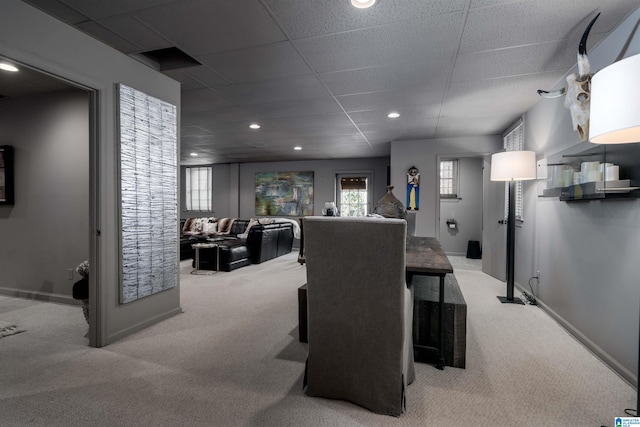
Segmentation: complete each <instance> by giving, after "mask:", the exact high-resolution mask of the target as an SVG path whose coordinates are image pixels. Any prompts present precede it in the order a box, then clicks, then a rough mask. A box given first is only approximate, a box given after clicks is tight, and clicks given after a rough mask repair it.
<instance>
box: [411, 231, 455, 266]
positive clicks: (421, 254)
mask: <svg viewBox="0 0 640 427" xmlns="http://www.w3.org/2000/svg"><path fill="white" fill-rule="evenodd" d="M406 269H407V273H414V274H433V275H441V274H447V273H453V267H452V266H451V263H450V262H449V258H447V255H446V254H445V253H444V250H442V246H440V242H438V239H436V238H435V237H415V236H409V237H407V254H406Z"/></svg>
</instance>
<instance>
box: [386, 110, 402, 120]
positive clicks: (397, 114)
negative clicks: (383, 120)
mask: <svg viewBox="0 0 640 427" xmlns="http://www.w3.org/2000/svg"><path fill="white" fill-rule="evenodd" d="M387 117H389V118H390V119H397V118H398V117H400V113H398V112H397V111H392V112H390V113H389V114H387Z"/></svg>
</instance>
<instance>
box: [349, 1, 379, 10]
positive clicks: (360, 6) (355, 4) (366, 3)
mask: <svg viewBox="0 0 640 427" xmlns="http://www.w3.org/2000/svg"><path fill="white" fill-rule="evenodd" d="M374 4H376V0H351V6H353V7H357V8H358V9H366V8H368V7H371V6H373V5H374Z"/></svg>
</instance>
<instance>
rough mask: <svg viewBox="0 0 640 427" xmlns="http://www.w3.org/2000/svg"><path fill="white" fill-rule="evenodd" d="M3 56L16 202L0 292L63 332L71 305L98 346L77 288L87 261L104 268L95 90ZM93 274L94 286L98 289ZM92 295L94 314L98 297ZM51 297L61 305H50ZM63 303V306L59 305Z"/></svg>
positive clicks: (3, 219) (0, 254) (0, 219)
mask: <svg viewBox="0 0 640 427" xmlns="http://www.w3.org/2000/svg"><path fill="white" fill-rule="evenodd" d="M0 60H3V61H5V62H9V63H12V64H14V65H15V66H16V67H17V68H18V71H17V72H14V73H13V74H12V75H4V76H2V79H0V94H1V95H2V97H1V98H2V99H1V100H0V111H1V112H2V114H0V123H1V126H2V128H3V135H2V141H1V142H0V145H10V146H12V147H13V149H14V165H15V167H14V172H15V175H14V182H15V202H14V204H13V205H11V206H2V209H0V234H2V236H3V241H4V242H9V244H7V245H5V246H3V247H0V295H3V296H5V297H9V298H16V297H18V298H21V299H23V300H24V301H18V305H19V306H22V305H25V307H24V308H25V309H30V310H32V312H33V313H40V314H42V322H43V323H42V326H43V328H37V327H34V325H33V323H30V327H31V331H32V333H35V330H41V329H46V328H44V326H48V325H46V322H54V323H59V324H60V325H59V326H60V327H57V326H58V325H56V328H55V330H56V333H57V334H58V335H59V336H62V334H64V330H63V329H64V324H66V322H63V321H61V319H66V317H65V314H64V312H65V310H66V309H70V311H69V316H73V318H72V319H69V320H70V322H71V323H73V324H74V325H75V324H76V322H78V323H79V324H80V325H82V328H81V329H82V330H83V331H82V335H83V342H84V343H86V344H88V345H91V346H96V335H97V334H96V331H97V329H96V322H95V321H92V322H90V325H91V327H89V326H87V324H86V322H85V320H84V317H83V315H82V309H81V307H80V306H79V305H78V302H77V301H75V300H73V298H72V287H73V284H74V283H75V281H77V280H79V278H80V276H79V275H78V273H77V272H76V271H75V269H76V267H77V266H78V265H79V264H80V263H81V262H83V261H85V260H89V261H90V265H91V268H92V270H97V267H98V266H97V264H96V263H95V261H96V260H97V256H96V252H97V251H96V249H95V248H96V246H95V236H92V235H91V232H90V230H92V229H95V227H96V224H97V220H96V218H95V212H97V209H95V206H94V204H95V203H96V202H95V200H94V199H96V198H95V197H92V196H93V195H96V194H97V179H96V176H97V175H96V164H97V160H96V156H97V155H96V153H97V150H96V147H97V137H96V125H97V123H96V122H97V120H96V117H97V113H96V111H97V92H96V91H94V90H92V89H89V88H86V87H83V86H80V85H77V84H75V83H72V82H69V81H67V80H64V79H61V78H59V77H57V76H54V75H51V74H48V73H46V72H43V71H41V70H38V69H35V68H33V67H30V66H28V65H26V64H23V63H18V62H16V61H12V60H11V59H10V58H0ZM9 247H10V248H9ZM94 276H95V275H90V278H91V284H90V289H96V287H97V283H96V282H97V281H96V279H95V277H94ZM91 294H93V298H91V300H90V301H89V312H90V313H91V316H92V318H95V314H96V311H97V307H98V301H97V299H96V298H95V295H96V292H91ZM52 302H53V303H61V304H55V305H51V306H49V305H47V303H52ZM27 303H29V304H32V305H39V307H32V308H29V307H27ZM62 304H64V305H65V307H64V310H58V311H56V310H53V309H54V308H56V306H57V308H62V307H61V305H62ZM54 312H55V313H54ZM56 313H57V314H56ZM60 313H62V314H60ZM15 314H16V315H17V311H16V312H15ZM51 316H54V317H53V318H56V319H58V320H52V319H53V318H52V317H51ZM55 316H59V317H55ZM60 316H61V317H60ZM39 317H40V316H27V317H26V318H25V319H24V321H27V322H34V321H37V319H38V318H39ZM70 333H73V334H75V333H77V329H73V332H70ZM74 342H75V341H74Z"/></svg>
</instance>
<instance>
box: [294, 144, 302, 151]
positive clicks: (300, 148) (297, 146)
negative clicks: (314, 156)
mask: <svg viewBox="0 0 640 427" xmlns="http://www.w3.org/2000/svg"><path fill="white" fill-rule="evenodd" d="M293 149H294V150H298V151H300V150H302V147H300V146H299V145H296V146H295V147H293Z"/></svg>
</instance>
